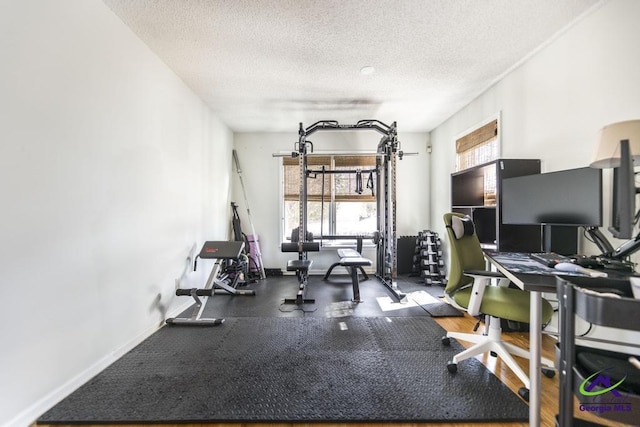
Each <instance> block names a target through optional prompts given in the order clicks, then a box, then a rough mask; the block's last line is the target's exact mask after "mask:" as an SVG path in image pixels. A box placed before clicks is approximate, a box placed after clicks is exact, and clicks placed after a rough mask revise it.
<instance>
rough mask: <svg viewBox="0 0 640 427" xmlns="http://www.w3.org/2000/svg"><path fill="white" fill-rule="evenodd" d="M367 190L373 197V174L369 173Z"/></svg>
mask: <svg viewBox="0 0 640 427" xmlns="http://www.w3.org/2000/svg"><path fill="white" fill-rule="evenodd" d="M367 188H368V189H369V190H371V195H372V196H375V195H376V194H375V192H374V191H373V172H369V179H367Z"/></svg>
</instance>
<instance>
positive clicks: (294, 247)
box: [280, 242, 320, 312]
mask: <svg viewBox="0 0 640 427" xmlns="http://www.w3.org/2000/svg"><path fill="white" fill-rule="evenodd" d="M281 249H282V252H298V253H299V254H300V256H299V258H298V259H292V260H289V261H287V271H295V273H296V277H297V278H298V292H297V294H296V297H295V298H285V300H284V302H283V304H282V305H281V306H280V311H292V310H296V309H300V310H302V311H309V312H310V311H315V310H316V307H315V302H316V300H315V299H312V298H307V297H306V294H307V280H308V278H309V270H310V269H311V265H312V264H313V261H312V260H310V259H301V258H302V254H303V253H306V252H310V251H311V252H317V251H319V250H320V245H319V244H318V243H314V242H302V243H282V246H281Z"/></svg>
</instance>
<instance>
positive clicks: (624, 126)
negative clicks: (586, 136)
mask: <svg viewBox="0 0 640 427" xmlns="http://www.w3.org/2000/svg"><path fill="white" fill-rule="evenodd" d="M624 139H628V140H629V148H630V150H631V156H633V161H634V162H635V163H636V164H638V162H639V161H640V120H628V121H625V122H618V123H612V124H610V125H607V126H605V127H603V128H602V129H601V130H600V133H599V138H598V146H597V148H596V152H595V155H594V156H593V161H592V162H591V167H592V168H599V169H604V168H615V167H618V166H620V141H622V140H624Z"/></svg>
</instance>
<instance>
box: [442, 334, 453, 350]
mask: <svg viewBox="0 0 640 427" xmlns="http://www.w3.org/2000/svg"><path fill="white" fill-rule="evenodd" d="M442 345H446V346H447V347H448V346H450V345H451V340H450V339H449V337H446V336H445V337H442Z"/></svg>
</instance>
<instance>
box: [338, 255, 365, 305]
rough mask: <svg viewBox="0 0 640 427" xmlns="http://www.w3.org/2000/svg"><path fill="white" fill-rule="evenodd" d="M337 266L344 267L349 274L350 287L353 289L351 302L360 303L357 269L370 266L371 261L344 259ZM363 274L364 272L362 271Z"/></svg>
mask: <svg viewBox="0 0 640 427" xmlns="http://www.w3.org/2000/svg"><path fill="white" fill-rule="evenodd" d="M338 265H342V266H345V267H347V268H348V269H349V272H350V273H351V286H352V287H353V302H361V300H360V280H359V278H358V269H360V270H362V268H363V267H364V266H370V265H371V260H370V259H367V258H363V257H361V256H358V257H346V258H342V259H341V260H340V263H339V264H338ZM363 272H364V271H363Z"/></svg>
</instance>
